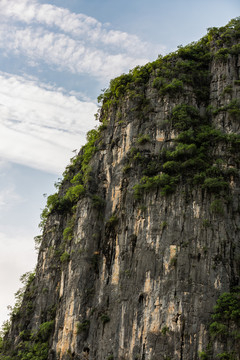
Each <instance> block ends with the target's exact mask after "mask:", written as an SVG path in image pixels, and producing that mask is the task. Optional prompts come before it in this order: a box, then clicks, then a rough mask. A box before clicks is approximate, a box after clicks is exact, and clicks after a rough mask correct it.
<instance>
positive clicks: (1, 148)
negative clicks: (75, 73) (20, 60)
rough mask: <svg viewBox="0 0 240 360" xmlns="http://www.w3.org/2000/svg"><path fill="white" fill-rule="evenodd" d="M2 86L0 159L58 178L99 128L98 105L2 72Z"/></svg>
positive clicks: (34, 80) (0, 77)
mask: <svg viewBox="0 0 240 360" xmlns="http://www.w3.org/2000/svg"><path fill="white" fill-rule="evenodd" d="M0 84H1V86H0V133H1V142H0V154H1V157H2V158H3V159H7V160H10V161H13V162H18V163H21V164H25V165H28V166H32V167H35V168H38V169H42V170H45V171H50V172H53V173H58V174H59V172H61V171H62V170H63V169H64V166H65V165H66V164H67V162H68V159H69V157H70V154H71V151H72V150H73V149H75V148H79V147H80V146H81V145H82V144H83V143H84V142H85V134H86V131H88V130H89V129H91V128H93V127H94V125H96V123H95V119H94V116H93V114H94V113H95V112H96V110H97V106H96V104H94V103H92V102H90V101H88V102H87V101H81V100H79V99H78V98H77V97H75V96H73V95H67V94H64V92H63V91H62V89H58V88H55V87H53V86H49V85H45V84H43V83H39V82H38V81H37V79H32V78H27V77H21V76H13V75H10V74H6V73H3V72H0Z"/></svg>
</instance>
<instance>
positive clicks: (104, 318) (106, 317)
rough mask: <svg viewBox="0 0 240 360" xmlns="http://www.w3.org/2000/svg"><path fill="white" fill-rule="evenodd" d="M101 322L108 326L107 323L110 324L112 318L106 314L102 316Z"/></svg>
mask: <svg viewBox="0 0 240 360" xmlns="http://www.w3.org/2000/svg"><path fill="white" fill-rule="evenodd" d="M100 320H101V321H102V323H103V324H106V323H108V322H109V321H110V317H109V316H108V315H106V314H102V315H101V316H100Z"/></svg>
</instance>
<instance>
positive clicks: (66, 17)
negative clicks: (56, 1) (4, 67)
mask: <svg viewBox="0 0 240 360" xmlns="http://www.w3.org/2000/svg"><path fill="white" fill-rule="evenodd" d="M0 14H1V15H0V16H1V20H2V25H1V27H0V47H1V48H2V49H4V51H5V52H7V53H9V52H12V51H13V52H14V53H20V54H24V55H26V56H27V57H29V58H30V59H33V60H39V59H40V60H42V61H44V62H46V63H48V64H53V65H57V66H58V69H59V70H63V69H67V70H68V71H71V72H72V73H87V74H90V75H93V76H96V77H106V76H107V77H109V78H111V77H113V76H115V75H118V74H120V73H122V72H124V71H127V70H128V69H129V68H132V67H134V66H136V65H142V64H144V63H146V62H147V61H148V57H149V54H152V55H153V56H155V55H156V53H159V51H160V50H164V48H163V47H162V46H159V47H158V49H157V50H156V45H155V46H152V45H151V44H149V43H146V42H143V41H141V40H140V39H139V38H138V37H137V36H136V35H131V34H128V33H126V32H122V31H116V30H112V29H108V28H107V26H105V25H104V24H102V23H100V22H99V21H97V20H96V19H94V18H92V17H89V16H86V15H84V14H75V13H71V12H70V11H69V10H68V9H64V8H59V7H57V6H54V5H50V4H39V3H38V2H37V1H34V0H1V3H0Z"/></svg>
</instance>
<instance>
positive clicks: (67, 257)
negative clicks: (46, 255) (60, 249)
mask: <svg viewBox="0 0 240 360" xmlns="http://www.w3.org/2000/svg"><path fill="white" fill-rule="evenodd" d="M69 260H70V255H69V253H68V252H67V251H64V253H63V254H62V255H61V256H60V261H61V262H62V263H66V262H68V261H69Z"/></svg>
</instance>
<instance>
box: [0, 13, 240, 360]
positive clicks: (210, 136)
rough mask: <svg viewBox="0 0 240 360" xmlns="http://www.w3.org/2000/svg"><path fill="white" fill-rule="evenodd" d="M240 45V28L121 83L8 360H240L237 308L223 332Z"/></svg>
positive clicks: (71, 184) (59, 203)
mask: <svg viewBox="0 0 240 360" xmlns="http://www.w3.org/2000/svg"><path fill="white" fill-rule="evenodd" d="M239 38H240V21H239V19H235V20H234V21H232V22H231V23H230V24H228V25H227V26H226V27H224V28H220V29H216V28H213V29H211V30H209V33H208V35H207V36H206V37H204V38H203V39H202V40H200V41H199V42H198V43H194V44H191V45H189V46H187V47H185V48H179V50H178V51H177V52H176V53H174V54H170V55H168V56H167V57H165V58H159V59H158V60H156V61H155V62H154V63H152V64H147V65H146V66H145V67H142V68H137V69H134V70H133V71H132V72H130V73H129V74H127V75H122V76H121V77H119V78H117V79H115V80H113V81H112V82H111V84H110V88H109V89H108V90H106V91H105V93H104V94H103V95H102V101H103V105H102V109H101V113H100V121H101V122H102V125H101V126H100V129H99V130H97V131H96V130H95V131H93V132H91V133H89V135H88V144H87V145H86V146H85V147H84V148H83V149H82V150H81V151H80V153H79V154H78V156H76V158H74V159H73V160H72V163H71V164H70V166H69V167H68V169H67V170H66V172H65V174H64V179H63V181H62V183H61V184H60V186H59V192H58V193H57V194H55V195H53V196H52V197H50V199H49V200H48V205H47V208H46V211H45V214H43V219H44V222H45V226H44V231H43V238H42V243H41V247H40V250H39V257H38V263H37V268H36V274H35V277H32V278H31V279H30V280H29V281H28V284H27V289H26V292H25V294H24V297H23V302H22V306H21V307H20V308H19V309H17V312H15V313H14V314H13V315H12V324H11V328H10V330H9V332H8V334H6V336H5V340H4V344H5V345H3V350H2V355H1V356H2V357H1V359H27V357H24V356H27V354H30V353H31V354H32V358H34V359H35V358H36V359H42V360H44V359H49V360H50V359H51V360H55V359H59V360H67V359H74V360H78V359H89V360H103V359H109V360H110V359H119V360H120V359H122V360H123V359H129V360H137V359H142V360H143V359H145V360H154V359H155V360H163V359H165V360H167V359H175V360H193V359H219V358H222V359H240V356H239V344H238V342H239V340H237V339H238V338H239V333H238V335H236V334H237V331H239V318H240V310H239V307H238V310H236V309H237V305H236V309H235V310H236V311H238V314H237V313H235V315H234V316H235V317H234V316H230V315H229V318H226V319H225V318H224V316H225V315H224V314H223V318H222V319H220V320H219V321H215V322H216V323H218V324H222V326H225V328H224V331H220V328H219V327H218V328H217V330H216V329H215V328H214V326H215V327H216V326H218V325H216V324H215V325H211V326H210V329H211V331H209V325H210V323H211V321H212V322H213V320H211V314H213V308H214V305H215V304H216V301H217V299H218V298H219V296H220V295H221V294H223V293H228V295H229V296H230V297H231V295H230V294H234V296H235V300H236V299H238V301H239V302H240V297H239V289H238V288H237V286H238V285H239V275H240V242H239V231H240V227H239V224H240V215H239V206H240V188H239V184H240V183H239V149H240V135H239V130H240V44H239ZM234 304H235V303H234ZM236 304H237V302H236ZM225 305H226V304H225ZM226 306H228V305H226ZM226 306H225V308H224V309H225V310H226ZM234 306H235V305H234ZM224 309H223V310H224ZM227 309H229V308H227ZM216 318H217V315H215V320H216ZM224 319H225V320H226V321H225V320H224ZM221 321H222V323H221ZM219 326H220V325H219ZM214 329H215V331H214ZM234 331H235V332H234ZM233 332H234V334H235V335H233ZM6 344H7V345H6ZM34 346H35V350H34ZM219 354H221V355H219ZM217 355H219V356H220V357H217ZM7 356H10V357H9V358H8V357H7ZM34 356H35V357H34ZM224 356H225V357H224ZM28 358H31V357H28Z"/></svg>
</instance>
